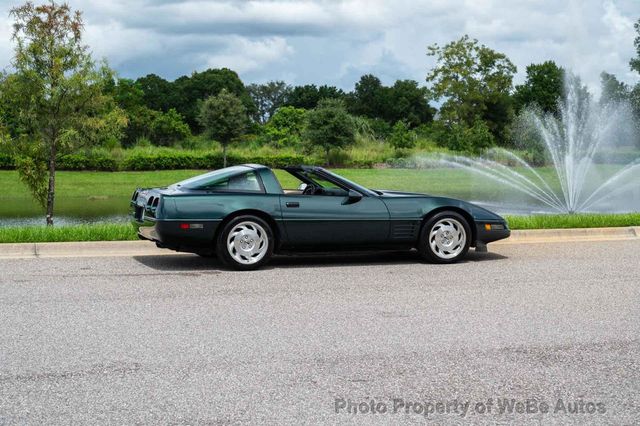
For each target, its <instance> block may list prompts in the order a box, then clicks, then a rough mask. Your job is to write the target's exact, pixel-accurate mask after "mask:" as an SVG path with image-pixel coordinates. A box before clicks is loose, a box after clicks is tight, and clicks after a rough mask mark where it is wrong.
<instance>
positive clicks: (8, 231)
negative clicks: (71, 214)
mask: <svg viewBox="0 0 640 426" xmlns="http://www.w3.org/2000/svg"><path fill="white" fill-rule="evenodd" d="M507 221H508V222H509V227H510V228H511V229H514V230H518V229H557V228H597V227H609V226H640V213H631V214H580V215H543V216H507ZM137 239H138V238H137V236H136V232H135V230H134V228H133V226H132V225H130V224H126V223H123V224H93V225H72V226H60V227H51V228H48V227H46V226H25V227H15V228H13V227H12V228H1V227H0V243H35V242H63V241H126V240H137Z"/></svg>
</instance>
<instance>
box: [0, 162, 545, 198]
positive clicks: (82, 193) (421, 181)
mask: <svg viewBox="0 0 640 426" xmlns="http://www.w3.org/2000/svg"><path fill="white" fill-rule="evenodd" d="M538 170H539V172H540V173H541V174H546V175H549V174H550V173H551V171H550V169H538ZM200 173H204V171H202V170H159V171H153V172H65V171H62V172H58V173H57V174H56V195H57V196H58V197H84V198H91V197H93V198H100V197H129V196H131V194H132V193H133V191H134V189H135V188H136V187H155V186H164V185H169V184H172V183H175V182H178V181H180V180H183V179H186V178H189V177H192V176H195V175H198V174H200ZM336 173H338V174H340V175H342V176H344V177H346V178H348V179H350V180H353V181H355V182H357V183H359V184H361V185H364V186H366V187H369V188H375V189H396V190H405V191H427V192H430V193H449V192H451V193H458V192H464V191H468V189H469V187H470V185H472V184H474V183H476V182H477V180H478V178H477V177H476V176H474V175H472V174H470V173H469V172H466V171H464V170H460V169H448V168H443V169H421V170H416V169H339V170H336ZM276 175H277V176H278V179H279V180H280V181H281V183H282V185H283V186H284V187H292V186H294V185H295V182H296V181H295V179H294V178H293V177H291V175H289V174H288V173H287V172H284V171H281V170H276ZM0 188H2V192H1V193H0V197H1V198H25V199H29V198H30V195H29V193H28V191H27V189H26V187H25V186H24V184H22V182H20V180H19V178H18V173H17V172H15V171H7V170H0Z"/></svg>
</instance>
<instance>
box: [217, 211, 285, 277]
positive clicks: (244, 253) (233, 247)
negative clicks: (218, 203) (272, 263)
mask: <svg viewBox="0 0 640 426" xmlns="http://www.w3.org/2000/svg"><path fill="white" fill-rule="evenodd" d="M273 247H274V238H273V232H272V230H271V227H270V226H269V224H268V223H267V222H265V221H264V220H262V219H260V218H259V217H256V216H238V217H236V218H233V219H231V220H230V221H229V222H228V223H227V224H226V225H225V226H224V228H223V229H222V232H220V234H219V235H218V241H217V242H216V249H217V250H216V252H217V253H218V256H219V257H220V259H221V260H222V261H223V262H224V263H225V264H227V265H228V266H229V267H231V268H233V269H237V270H241V271H248V270H253V269H258V268H260V267H261V266H262V265H264V264H265V263H267V262H268V261H269V259H270V258H271V256H272V255H273Z"/></svg>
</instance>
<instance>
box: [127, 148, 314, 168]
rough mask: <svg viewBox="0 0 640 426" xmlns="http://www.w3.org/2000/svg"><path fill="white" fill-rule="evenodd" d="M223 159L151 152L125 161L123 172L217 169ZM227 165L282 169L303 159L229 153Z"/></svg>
mask: <svg viewBox="0 0 640 426" xmlns="http://www.w3.org/2000/svg"><path fill="white" fill-rule="evenodd" d="M224 161H225V159H224V157H223V155H222V154H221V153H219V152H180V151H167V152H152V153H148V154H145V153H139V154H134V155H132V156H130V157H128V158H126V159H125V161H124V163H123V164H122V169H123V170H132V171H143V170H181V169H194V170H204V169H219V168H221V167H225V165H224ZM227 162H228V165H235V164H264V165H265V166H269V167H284V166H288V165H292V164H302V163H304V162H305V158H304V157H303V156H301V155H286V154H284V155H251V154H249V155H246V154H245V155H240V154H237V153H231V154H229V155H228V156H227Z"/></svg>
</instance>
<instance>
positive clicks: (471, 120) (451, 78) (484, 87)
mask: <svg viewBox="0 0 640 426" xmlns="http://www.w3.org/2000/svg"><path fill="white" fill-rule="evenodd" d="M428 55H429V56H433V57H435V59H436V65H435V66H434V67H433V68H432V70H431V72H430V73H429V74H428V75H427V82H429V83H430V84H431V86H430V87H429V95H430V98H431V99H433V100H436V101H438V100H441V99H443V100H444V102H443V103H442V106H441V108H440V120H442V121H443V122H444V123H445V124H446V125H447V126H452V125H454V124H461V125H463V126H464V127H466V128H471V127H473V126H474V125H475V123H476V121H477V120H484V121H487V120H495V121H493V122H492V123H487V125H488V126H489V128H491V129H492V132H493V133H494V136H495V137H496V138H502V137H503V134H504V126H505V123H508V122H510V119H511V117H510V116H511V114H512V107H511V105H509V103H508V100H509V99H510V98H509V94H510V92H511V89H512V84H513V75H514V74H515V72H516V71H517V68H516V66H515V65H513V63H511V61H510V60H509V59H508V58H507V57H506V56H505V55H504V54H502V53H499V52H496V51H494V50H492V49H490V48H488V47H486V46H484V45H480V44H479V43H478V40H472V39H470V38H469V36H467V35H465V36H463V37H462V38H461V39H460V40H457V41H453V42H451V43H449V44H447V45H445V46H443V47H440V46H438V45H437V44H436V45H433V46H430V47H429V53H428ZM505 101H507V102H506V103H505ZM488 111H490V113H489V114H487V112H488ZM497 114H500V115H501V116H500V117H496V116H495V115H497ZM501 141H502V142H504V140H501Z"/></svg>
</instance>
